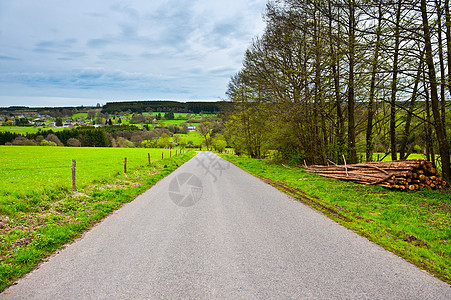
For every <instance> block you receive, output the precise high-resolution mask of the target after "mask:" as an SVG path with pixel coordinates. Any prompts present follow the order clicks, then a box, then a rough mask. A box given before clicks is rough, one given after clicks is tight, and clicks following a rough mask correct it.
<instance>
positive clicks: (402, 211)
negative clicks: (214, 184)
mask: <svg viewBox="0 0 451 300" xmlns="http://www.w3.org/2000/svg"><path fill="white" fill-rule="evenodd" d="M223 157H224V158H226V159H228V160H229V161H231V162H233V163H234V164H236V165H237V166H239V167H241V168H243V169H245V170H246V171H248V172H250V173H252V174H254V175H256V176H258V177H260V178H262V179H263V180H264V181H266V182H267V183H269V184H271V185H273V186H275V187H276V188H278V189H280V190H282V191H284V192H286V193H288V194H291V195H292V196H294V197H295V198H297V199H298V200H299V201H302V202H304V203H306V204H308V205H310V206H312V207H314V208H315V209H317V210H319V211H321V212H322V213H324V214H325V215H327V216H328V217H330V218H331V219H333V220H335V221H337V222H338V223H340V224H342V225H343V226H345V227H347V228H349V229H351V230H353V231H355V232H356V233H358V234H360V235H362V236H364V237H366V238H368V239H369V240H371V241H373V242H374V243H376V244H379V245H380V246H382V247H384V248H386V249H387V250H389V251H392V252H393V253H395V254H397V255H399V256H401V257H403V258H404V259H406V260H407V261H410V262H412V263H414V264H415V265H417V266H419V267H421V268H422V269H424V270H426V271H428V272H430V273H431V274H433V275H435V276H436V277H438V278H440V279H442V280H444V281H446V282H448V283H451V227H450V224H451V191H449V190H448V191H446V190H443V191H433V190H419V191H409V192H402V191H392V190H387V189H384V188H382V187H377V186H364V185H358V184H354V183H349V182H344V181H339V180H332V179H328V178H324V177H321V176H319V175H315V174H309V173H306V172H304V171H303V170H302V169H300V168H298V167H291V168H286V167H284V166H282V165H280V164H274V163H271V162H270V161H268V160H257V159H250V158H244V157H236V156H231V155H223Z"/></svg>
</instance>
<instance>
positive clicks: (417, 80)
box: [399, 51, 424, 160]
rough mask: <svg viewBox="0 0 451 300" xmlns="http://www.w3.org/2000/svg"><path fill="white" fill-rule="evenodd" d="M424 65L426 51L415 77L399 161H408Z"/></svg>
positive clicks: (422, 52) (422, 53)
mask: <svg viewBox="0 0 451 300" xmlns="http://www.w3.org/2000/svg"><path fill="white" fill-rule="evenodd" d="M423 63H424V51H421V54H420V65H419V66H418V71H417V76H416V77H415V83H414V86H413V92H412V97H411V98H410V103H409V111H408V113H407V117H406V123H405V125H404V132H403V133H402V140H401V146H400V147H399V159H400V160H404V159H406V155H405V154H406V148H407V139H408V138H409V135H410V124H411V122H412V114H413V109H414V108H415V101H416V99H417V93H418V85H419V83H420V78H421V73H422V72H423Z"/></svg>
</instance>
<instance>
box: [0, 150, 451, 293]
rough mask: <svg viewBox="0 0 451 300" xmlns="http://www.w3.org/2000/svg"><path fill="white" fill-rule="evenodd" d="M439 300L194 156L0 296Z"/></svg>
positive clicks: (343, 233)
mask: <svg viewBox="0 0 451 300" xmlns="http://www.w3.org/2000/svg"><path fill="white" fill-rule="evenodd" d="M177 298H190V299H218V298H219V299H224V298H227V299H262V298H272V299H285V298H294V299H451V286H450V285H448V284H446V283H444V282H442V281H440V280H438V279H436V278H434V277H432V276H431V275H429V274H427V273H426V272H424V271H422V270H420V269H418V268H417V267H415V266H413V265H411V264H409V263H407V262H405V261H404V260H402V259H401V258H399V257H397V256H396V255H394V254H392V253H390V252H387V251H386V250H384V249H382V248H381V247H379V246H377V245H375V244H373V243H371V242H369V241H368V240H366V239H365V238H363V237H360V236H358V235H356V234H355V233H353V232H352V231H350V230H348V229H346V228H344V227H342V226H340V225H338V224H337V223H335V222H333V221H331V220H329V219H328V218H326V217H325V216H323V215H322V214H320V213H318V212H316V211H314V210H313V209H311V208H309V207H308V206H305V205H303V204H302V203H300V202H298V201H296V200H294V199H292V198H291V197H289V196H287V195H285V194H283V193H282V192H280V191H278V190H277V189H275V188H273V187H271V186H269V185H267V184H265V183H263V182H262V181H261V180H259V179H257V178H255V177H253V176H251V175H249V174H248V173H246V172H244V171H242V170H241V169H239V168H237V167H235V166H233V165H230V164H229V163H227V162H226V161H224V160H222V159H220V158H218V157H217V156H215V155H214V154H212V153H206V152H201V153H199V154H198V155H197V156H196V157H194V158H193V159H192V160H190V161H189V162H187V163H186V164H184V165H183V166H181V167H180V168H179V169H178V170H176V171H175V172H174V173H172V174H171V175H170V176H168V177H166V178H165V179H163V180H161V181H160V182H159V183H157V184H156V185H155V186H154V187H152V188H151V189H150V190H148V191H147V192H145V193H144V194H142V195H141V196H139V197H138V198H137V199H136V200H134V201H133V202H131V203H129V204H126V205H124V206H123V207H122V208H121V209H120V210H118V211H116V212H115V213H114V214H113V215H111V216H110V217H108V218H107V219H105V220H104V221H103V222H102V223H100V224H99V225H98V226H96V227H94V228H93V229H92V230H91V231H89V232H88V233H87V234H85V236H84V237H83V238H82V239H80V240H78V241H77V242H76V243H73V244H71V245H69V246H68V247H67V248H66V249H64V250H63V251H61V252H60V253H59V254H57V255H55V256H53V257H52V258H51V259H50V260H49V261H48V262H46V263H44V264H42V265H41V267H40V268H39V269H37V270H35V271H34V272H32V273H30V274H29V275H27V276H26V277H25V278H23V279H21V280H19V282H18V284H17V285H14V286H12V287H10V288H9V289H7V290H5V291H4V293H2V294H1V295H0V299H177Z"/></svg>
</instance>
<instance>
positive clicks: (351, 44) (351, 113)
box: [348, 0, 357, 164]
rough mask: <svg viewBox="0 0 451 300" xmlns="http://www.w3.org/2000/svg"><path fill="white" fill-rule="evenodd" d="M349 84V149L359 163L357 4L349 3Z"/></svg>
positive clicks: (352, 159)
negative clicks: (355, 80) (356, 125)
mask: <svg viewBox="0 0 451 300" xmlns="http://www.w3.org/2000/svg"><path fill="white" fill-rule="evenodd" d="M348 48H349V82H348V147H349V155H350V158H351V163H353V164H355V163H357V149H356V142H355V138H356V133H355V91H354V84H355V82H354V64H355V3H354V0H350V1H349V46H348Z"/></svg>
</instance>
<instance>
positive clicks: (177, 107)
mask: <svg viewBox="0 0 451 300" xmlns="http://www.w3.org/2000/svg"><path fill="white" fill-rule="evenodd" d="M231 107H232V103H230V102H225V101H218V102H178V101H123V102H108V103H107V104H105V105H104V106H103V108H102V112H103V113H109V114H112V113H115V112H125V111H128V110H130V111H131V112H134V113H142V112H146V111H152V112H174V113H195V114H198V113H201V112H203V113H219V112H222V111H226V110H228V109H230V108H231Z"/></svg>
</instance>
